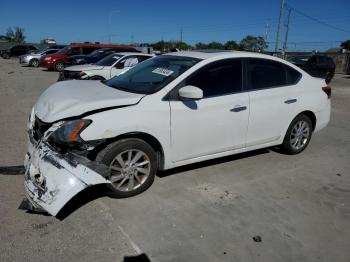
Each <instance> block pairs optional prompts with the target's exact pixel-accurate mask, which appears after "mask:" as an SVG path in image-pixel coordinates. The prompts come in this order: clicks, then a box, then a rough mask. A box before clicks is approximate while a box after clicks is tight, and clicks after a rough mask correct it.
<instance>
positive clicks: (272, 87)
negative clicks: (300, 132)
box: [246, 58, 301, 147]
mask: <svg viewBox="0 0 350 262" xmlns="http://www.w3.org/2000/svg"><path fill="white" fill-rule="evenodd" d="M246 65H247V66H246V68H247V79H248V81H247V86H246V88H247V89H248V90H249V92H248V93H249V100H250V116H249V124H248V132H247V141H246V145H247V147H250V146H257V145H263V144H268V143H273V142H276V141H278V140H279V139H280V138H281V136H283V135H284V132H285V131H286V129H287V128H288V126H289V124H290V122H291V120H292V118H293V116H294V115H295V111H296V109H297V104H298V101H299V100H300V88H298V81H299V79H300V77H301V74H300V73H299V72H298V71H296V70H295V69H293V68H291V67H289V66H287V65H285V64H283V63H280V62H277V61H273V60H270V59H260V58H259V59H257V58H250V59H247V60H246Z"/></svg>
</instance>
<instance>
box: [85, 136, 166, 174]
mask: <svg viewBox="0 0 350 262" xmlns="http://www.w3.org/2000/svg"><path fill="white" fill-rule="evenodd" d="M127 138H137V139H140V140H143V141H145V142H146V143H148V144H149V145H150V146H151V147H152V148H153V150H154V151H155V152H156V154H157V162H158V168H159V169H160V170H163V169H164V150H163V146H162V145H161V143H160V142H159V140H158V139H157V138H155V137H154V136H153V135H150V134H148V133H144V132H129V133H125V134H121V135H118V136H116V137H111V138H107V139H105V140H104V141H103V142H102V143H100V144H99V145H97V146H96V147H95V148H94V149H93V150H92V151H91V152H89V155H88V158H89V159H93V160H95V159H96V157H97V155H98V153H99V152H101V151H102V150H103V149H105V148H106V147H107V146H108V145H109V144H111V143H114V142H116V141H119V140H122V139H127Z"/></svg>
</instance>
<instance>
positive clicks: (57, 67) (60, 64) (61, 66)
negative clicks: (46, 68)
mask: <svg viewBox="0 0 350 262" xmlns="http://www.w3.org/2000/svg"><path fill="white" fill-rule="evenodd" d="M54 68H55V71H58V72H61V71H63V70H64V64H63V62H61V61H58V62H56V63H55V64H54Z"/></svg>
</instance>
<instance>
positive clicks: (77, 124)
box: [47, 119, 92, 149]
mask: <svg viewBox="0 0 350 262" xmlns="http://www.w3.org/2000/svg"><path fill="white" fill-rule="evenodd" d="M91 123H92V121H91V120H88V119H79V120H72V121H67V122H64V123H63V124H62V125H61V126H60V127H58V128H57V129H56V130H55V131H53V132H52V133H51V134H50V136H49V137H48V139H47V141H48V142H49V144H50V145H52V146H58V147H60V148H62V147H74V148H78V149H86V148H87V145H86V143H85V141H84V140H83V139H82V138H81V137H80V133H81V132H82V131H83V130H84V129H85V128H86V127H87V126H88V125H90V124H91Z"/></svg>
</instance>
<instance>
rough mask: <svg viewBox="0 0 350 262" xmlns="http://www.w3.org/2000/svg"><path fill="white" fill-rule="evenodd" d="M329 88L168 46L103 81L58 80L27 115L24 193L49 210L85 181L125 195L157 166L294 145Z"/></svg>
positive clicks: (303, 137) (293, 70) (264, 65)
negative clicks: (168, 50)
mask: <svg viewBox="0 0 350 262" xmlns="http://www.w3.org/2000/svg"><path fill="white" fill-rule="evenodd" d="M330 96H331V89H330V87H328V86H327V85H326V83H325V82H324V80H322V79H318V78H314V77H312V76H310V75H309V74H307V73H306V72H304V71H302V70H301V69H300V68H298V67H296V66H294V65H293V64H291V63H289V62H287V61H284V60H281V59H279V58H276V57H272V56H268V55H263V54H257V53H248V52H177V53H170V54H167V55H162V56H158V57H154V58H152V59H149V60H147V61H145V62H143V63H141V64H139V65H137V66H135V67H134V68H132V69H130V70H129V71H127V72H125V73H124V74H122V75H120V76H118V77H115V78H112V79H111V80H108V81H66V82H58V83H56V84H54V85H52V86H51V87H50V88H48V89H47V90H46V91H45V92H44V93H43V94H42V95H41V97H40V98H39V100H38V101H37V103H36V104H35V106H34V108H33V110H32V113H31V115H30V118H29V124H28V134H29V143H28V153H27V155H26V158H25V166H26V167H27V172H26V175H25V189H26V195H27V199H28V200H27V201H29V203H30V205H31V208H35V209H44V210H46V211H47V212H49V213H50V214H52V215H56V214H57V213H58V212H59V210H60V209H61V208H62V207H63V206H64V205H65V203H67V201H69V200H70V199H71V198H72V197H73V196H74V195H76V194H77V193H78V192H80V191H81V190H83V189H84V188H86V187H89V186H92V185H96V184H106V185H107V186H108V188H109V193H110V195H111V196H114V197H129V196H133V195H136V194H139V193H141V192H143V191H144V190H146V189H147V188H148V187H150V186H151V184H152V183H153V180H154V178H155V174H156V173H157V171H158V170H165V169H169V168H174V167H178V166H182V165H187V164H191V163H195V162H199V161H204V160H208V159H213V158H218V157H223V156H227V155H231V154H237V153H242V152H247V151H251V150H255V149H259V148H265V147H271V146H279V147H280V148H281V149H282V150H283V151H284V152H286V153H288V154H298V153H300V152H302V151H303V150H304V149H305V148H306V147H307V145H308V144H309V142H310V139H311V135H312V134H313V133H315V132H317V131H319V130H321V129H322V128H324V127H325V126H326V125H327V124H328V122H329V120H330V109H331V106H330ZM271 164H273V163H271ZM214 175H215V174H214Z"/></svg>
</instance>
